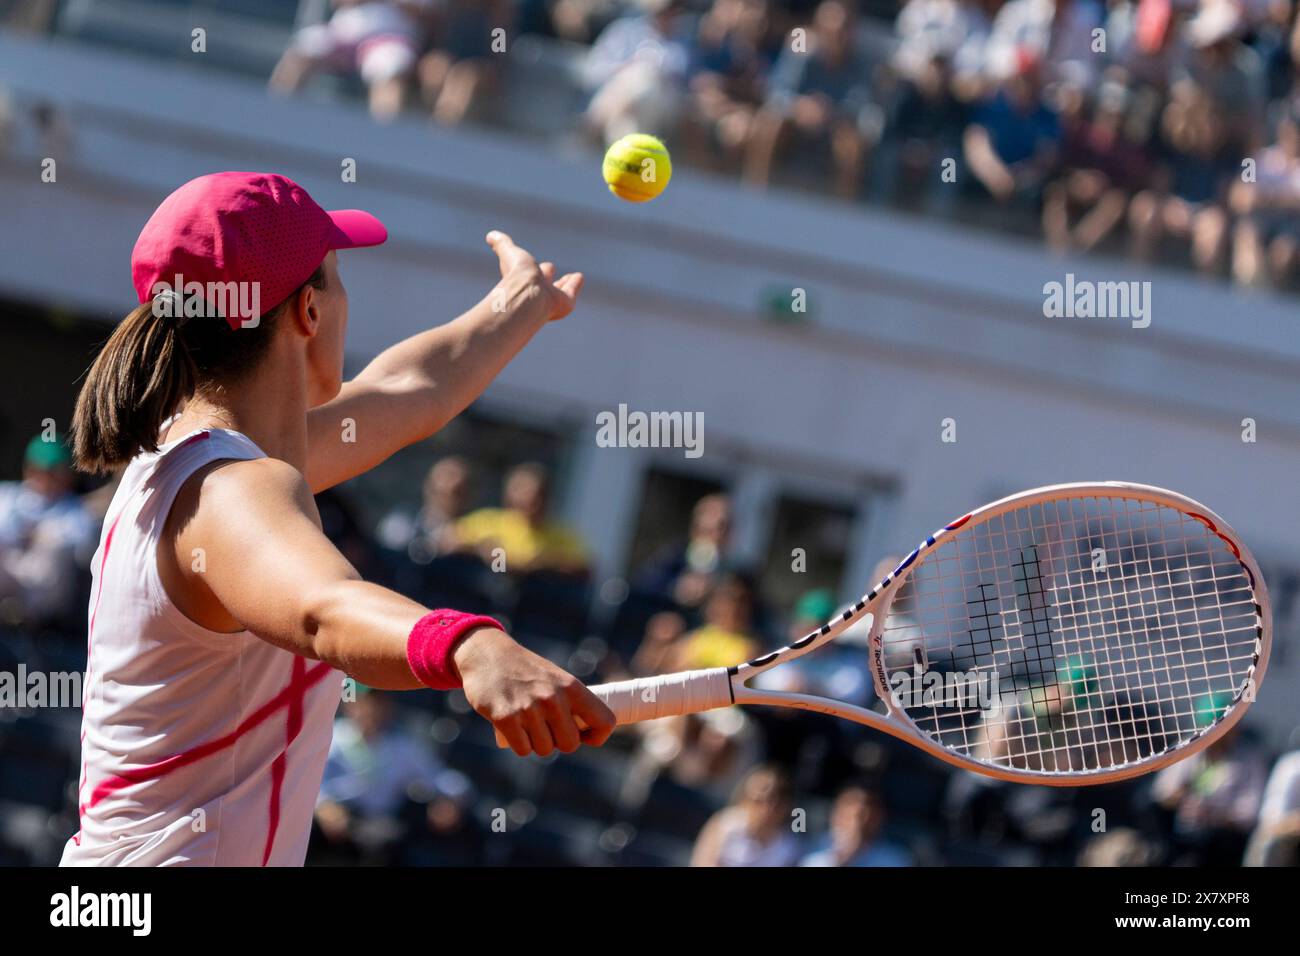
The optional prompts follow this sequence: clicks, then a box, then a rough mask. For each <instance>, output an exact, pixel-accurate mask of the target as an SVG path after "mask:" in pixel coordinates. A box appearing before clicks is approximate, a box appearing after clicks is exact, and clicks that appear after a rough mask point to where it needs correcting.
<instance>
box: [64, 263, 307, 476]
mask: <svg viewBox="0 0 1300 956" xmlns="http://www.w3.org/2000/svg"><path fill="white" fill-rule="evenodd" d="M308 286H311V287H312V288H313V289H324V288H325V266H324V264H323V263H322V264H321V266H320V267H318V268H317V269H316V271H315V272H314V273H312V275H311V277H310V278H309V279H308V280H307V281H306V282H304V283H303V284H302V285H301V286H299V287H298V288H297V289H295V290H294V292H293V293H292V294H291V295H290V296H289V297H288V298H287V299H285V300H284V302H282V303H280V304H279V305H277V306H276V307H275V308H273V309H271V310H270V311H268V312H266V313H265V314H263V315H262V316H261V321H259V322H258V324H257V325H255V326H250V327H247V328H244V327H241V328H238V329H232V328H231V327H230V325H229V324H227V322H226V321H225V319H222V318H220V317H218V316H203V317H195V318H190V319H187V320H182V319H179V318H174V317H172V316H167V315H161V316H160V315H155V314H154V309H153V303H152V302H146V303H144V304H143V305H140V306H137V307H136V308H135V309H133V310H131V312H130V313H129V314H128V315H127V316H126V318H125V319H123V320H122V322H121V323H120V324H119V325H118V327H117V328H116V329H114V330H113V334H112V335H110V336H109V337H108V341H107V342H105V343H104V347H103V348H102V349H101V350H100V352H99V355H98V356H96V358H95V361H94V363H93V364H92V365H91V366H90V371H89V372H87V373H86V380H85V382H84V384H83V385H82V386H81V392H80V394H79V395H78V396H77V407H76V411H74V412H73V415H72V456H73V461H74V462H75V463H76V466H77V467H78V468H80V469H81V470H82V471H87V472H90V473H91V474H101V475H102V474H108V473H109V472H111V471H113V470H114V469H116V468H120V467H121V466H123V465H125V464H126V463H127V462H129V461H130V460H131V459H132V458H134V457H135V456H136V455H138V454H140V453H141V452H148V451H156V450H157V448H158V438H159V434H158V433H159V430H160V429H161V428H162V424H163V422H165V421H166V420H167V419H168V418H170V417H171V416H172V415H173V414H175V413H176V412H177V410H179V408H180V406H181V404H182V403H183V402H184V401H185V400H186V399H188V398H189V397H190V396H191V395H193V394H194V393H195V392H196V391H198V390H200V389H202V388H204V387H205V386H208V385H210V384H218V383H220V384H228V383H231V382H235V381H238V380H239V379H241V378H242V377H243V376H245V375H247V374H248V373H249V372H250V371H252V370H253V369H254V368H256V367H257V365H258V363H259V362H260V361H261V359H262V356H263V355H265V354H266V350H267V348H268V347H269V345H270V343H271V337H272V336H273V335H274V333H275V327H276V323H275V321H274V319H275V318H276V317H277V316H278V315H279V314H280V313H282V312H283V311H284V308H285V306H286V305H288V304H289V303H290V302H294V301H296V300H297V298H298V295H299V293H301V292H302V290H303V289H305V288H307V287H308Z"/></svg>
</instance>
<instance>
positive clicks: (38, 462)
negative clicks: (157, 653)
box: [0, 435, 97, 622]
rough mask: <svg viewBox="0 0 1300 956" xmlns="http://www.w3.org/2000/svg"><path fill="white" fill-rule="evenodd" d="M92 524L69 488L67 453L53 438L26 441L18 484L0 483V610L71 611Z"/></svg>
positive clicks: (43, 616)
mask: <svg viewBox="0 0 1300 956" xmlns="http://www.w3.org/2000/svg"><path fill="white" fill-rule="evenodd" d="M96 530H97V529H96V522H95V520H94V518H93V517H91V515H90V513H89V512H88V511H87V509H86V507H85V505H84V504H83V503H82V501H81V499H80V498H79V497H77V495H76V494H75V493H74V492H73V473H72V455H71V453H70V452H69V450H68V448H67V446H66V445H64V444H63V442H61V441H58V440H57V439H50V440H47V439H46V438H45V437H44V436H42V435H37V436H36V437H35V438H33V439H32V440H31V441H30V442H28V444H27V450H26V453H25V454H24V456H23V479H22V481H21V482H5V483H3V484H0V610H3V612H4V616H7V617H10V618H16V619H18V620H24V621H32V622H39V621H46V620H52V619H57V620H66V619H68V618H70V617H71V616H72V615H73V614H75V613H76V610H75V609H74V608H73V606H72V605H73V602H74V601H75V598H76V595H77V575H78V571H79V570H81V569H84V568H86V567H87V566H88V565H89V564H90V559H91V556H92V554H93V552H94V548H95V538H96Z"/></svg>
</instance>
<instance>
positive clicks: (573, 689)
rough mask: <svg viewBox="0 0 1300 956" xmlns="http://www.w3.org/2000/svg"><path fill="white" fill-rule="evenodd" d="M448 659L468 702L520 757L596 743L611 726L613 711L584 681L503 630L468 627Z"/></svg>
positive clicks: (569, 751) (542, 755) (604, 737)
mask: <svg viewBox="0 0 1300 956" xmlns="http://www.w3.org/2000/svg"><path fill="white" fill-rule="evenodd" d="M452 660H453V661H454V663H455V665H456V669H457V670H458V671H459V672H460V678H461V682H462V684H463V686H464V688H465V696H466V697H467V698H468V699H469V703H470V706H471V707H473V708H474V710H475V711H477V712H478V713H479V714H480V715H482V716H483V717H485V718H487V720H489V721H490V722H491V723H492V726H493V727H495V728H496V730H497V733H498V734H499V735H500V736H501V737H503V738H505V741H506V742H507V743H508V744H509V745H510V749H512V750H513V751H514V752H515V753H517V754H518V755H519V756H521V757H526V756H528V755H529V754H530V753H535V754H537V755H538V756H539V757H545V756H547V755H548V754H550V753H552V752H553V751H555V750H560V751H562V752H564V753H572V752H573V751H575V750H577V749H578V747H579V745H580V744H588V745H590V746H593V747H598V746H600V745H601V744H603V743H604V742H605V740H606V738H607V737H609V735H610V733H611V732H612V731H613V729H614V715H613V713H611V712H610V709H609V708H608V707H606V706H605V704H604V703H603V702H602V701H601V700H600V698H598V697H597V696H596V695H595V694H593V693H592V692H591V691H589V690H587V688H586V687H585V686H584V685H583V683H582V681H580V680H578V679H577V678H576V677H574V676H573V675H572V674H569V673H567V672H566V671H563V670H561V669H560V668H558V667H556V666H555V665H554V664H552V663H551V662H550V661H548V660H546V659H545V658H543V657H538V656H537V655H536V654H534V653H533V652H532V651H530V650H528V649H527V648H526V647H521V646H520V645H519V644H517V643H515V641H514V640H513V639H512V638H511V637H510V636H509V635H507V634H506V633H505V632H504V631H499V630H497V629H496V628H490V627H485V628H479V629H478V630H475V631H471V632H470V634H469V635H468V636H467V637H465V638H464V640H462V641H460V643H459V644H457V645H456V649H455V650H454V651H453V652H452Z"/></svg>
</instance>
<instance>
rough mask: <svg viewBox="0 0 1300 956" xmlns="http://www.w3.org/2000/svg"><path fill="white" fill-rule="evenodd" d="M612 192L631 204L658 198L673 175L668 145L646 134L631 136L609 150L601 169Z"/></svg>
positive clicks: (606, 152)
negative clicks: (666, 146)
mask: <svg viewBox="0 0 1300 956" xmlns="http://www.w3.org/2000/svg"><path fill="white" fill-rule="evenodd" d="M601 171H602V172H603V173H604V175H605V182H607V183H609V191H610V192H612V193H613V194H614V195H615V196H617V197H618V198H619V199H626V200H627V201H628V202H646V201H648V200H651V199H654V198H655V196H658V195H659V194H660V193H661V192H663V191H664V187H666V186H667V185H668V180H669V179H671V178H672V175H673V161H672V160H671V159H670V158H669V157H668V150H667V149H666V148H665V147H664V144H663V143H662V142H660V141H659V140H658V139H656V138H655V137H653V136H649V135H647V134H645V133H630V134H629V135H627V136H624V137H623V138H622V139H620V140H619V141H618V142H616V143H614V145H612V146H611V147H610V148H609V149H608V150H606V151H605V163H604V166H603V167H602V170H601Z"/></svg>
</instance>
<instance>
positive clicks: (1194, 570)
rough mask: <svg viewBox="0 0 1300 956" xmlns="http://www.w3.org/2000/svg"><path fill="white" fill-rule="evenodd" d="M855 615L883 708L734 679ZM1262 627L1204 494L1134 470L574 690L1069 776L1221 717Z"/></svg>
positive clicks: (965, 764) (1034, 501) (1035, 495)
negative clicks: (805, 607)
mask: <svg viewBox="0 0 1300 956" xmlns="http://www.w3.org/2000/svg"><path fill="white" fill-rule="evenodd" d="M868 617H870V633H869V637H868V646H867V653H868V657H869V662H868V666H869V668H870V671H871V674H872V678H873V681H874V683H875V689H876V695H877V697H879V699H880V701H881V702H883V704H884V708H885V712H884V713H878V712H876V711H874V710H871V709H868V708H865V707H861V706H857V705H854V704H850V703H846V702H844V701H837V700H833V699H830V698H826V697H819V696H814V695H810V694H803V693H791V692H783V691H773V690H762V689H756V688H753V687H751V686H749V684H750V681H751V680H752V679H753V678H755V677H757V676H758V675H760V674H762V673H764V672H765V671H768V670H770V669H772V668H775V667H780V666H781V665H783V664H788V663H790V662H791V661H794V660H797V659H798V658H800V657H802V656H803V655H805V654H809V653H812V652H813V651H815V650H817V649H818V648H820V647H822V646H823V645H825V644H827V643H829V642H831V641H834V640H835V639H836V638H837V637H839V636H841V635H842V634H844V632H845V631H847V630H848V629H849V628H851V627H853V626H854V625H856V624H858V623H859V622H864V626H865V621H866V619H867V618H868ZM1271 625H1272V618H1271V612H1270V609H1269V602H1268V594H1267V592H1266V591H1265V587H1264V580H1263V577H1262V575H1261V574H1260V570H1259V566H1258V565H1257V564H1256V562H1255V559H1254V558H1253V557H1252V556H1251V554H1250V552H1249V551H1248V550H1247V549H1246V547H1245V546H1244V545H1242V544H1241V543H1240V541H1239V540H1238V538H1237V536H1236V534H1235V533H1234V532H1233V531H1232V529H1231V528H1230V527H1229V526H1228V525H1227V523H1226V522H1225V521H1223V519H1221V518H1220V517H1218V516H1217V515H1216V514H1214V512H1212V511H1210V510H1209V509H1208V508H1206V507H1204V506H1203V505H1200V504H1198V503H1197V502H1195V501H1193V500H1192V499H1190V498H1186V497H1184V496H1182V495H1179V494H1175V493H1174V492H1171V491H1165V490H1163V489H1160V488H1154V487H1150V486H1146V485H1136V484H1128V483H1125V482H1113V481H1112V482H1095V483H1079V484H1065V485H1054V486H1050V487H1046V488H1036V489H1034V490H1032V491H1024V492H1021V493H1020V494H1016V495H1012V496H1010V497H1008V498H1003V499H1002V500H1000V501H995V502H993V503H992V504H989V505H985V506H984V507H983V508H980V509H979V510H977V511H973V512H971V513H970V514H967V515H963V516H962V517H960V518H958V519H957V520H955V521H953V522H951V523H949V524H946V525H944V526H943V527H942V528H940V529H939V530H938V531H936V532H935V533H934V534H932V535H931V536H930V537H928V538H926V539H925V540H924V541H923V542H921V544H920V545H919V546H918V547H917V548H916V550H914V551H913V552H912V553H911V554H909V555H908V556H907V557H906V558H904V559H903V561H902V562H901V563H900V564H899V565H898V567H897V568H895V569H894V571H893V572H892V573H891V574H889V575H888V576H886V577H885V579H884V580H883V581H881V582H880V583H879V584H877V585H876V586H875V588H873V589H872V590H871V591H870V593H868V594H867V595H866V596H864V597H863V598H862V599H861V600H860V601H858V602H857V603H855V604H853V605H852V606H850V607H849V608H848V609H847V610H845V611H844V612H843V614H841V615H840V616H839V617H837V618H835V619H834V620H832V621H830V622H828V623H827V624H825V625H823V626H822V627H821V628H820V629H818V630H816V631H813V632H812V633H811V634H808V635H806V636H805V637H803V638H801V639H799V640H797V641H795V642H794V643H792V644H791V645H790V646H789V647H783V648H781V649H779V650H776V651H773V652H772V653H770V654H766V655H764V656H762V657H759V658H756V659H754V660H752V661H749V662H748V663H745V664H740V665H738V666H735V667H719V668H711V669H707V670H696V671H685V672H682V673H676V674H666V675H664V676H660V677H646V678H641V679H638V680H629V681H620V682H618V683H611V684H602V685H599V686H595V687H592V688H591V690H592V691H593V692H594V693H595V694H596V695H597V696H598V697H600V698H601V699H602V700H603V701H604V702H605V703H606V704H607V705H608V706H609V708H610V709H611V710H612V711H613V712H614V714H615V716H616V717H617V719H618V722H619V723H620V724H628V723H636V722H639V721H645V720H655V719H658V718H661V717H671V716H676V715H681V714H693V713H698V712H701V711H706V710H713V709H715V708H719V707H730V706H731V705H733V704H768V705H771V706H776V707H794V708H798V709H800V710H810V711H816V712H818V713H823V714H831V715H833V716H836V717H843V718H845V719H847V720H852V721H856V722H858V723H861V724H866V725H867V726H869V727H874V728H876V729H877V730H881V731H883V732H885V733H887V734H890V735H891V736H894V737H897V738H899V739H901V740H904V741H907V742H908V743H910V744H913V745H915V746H917V747H919V748H921V749H922V750H924V751H926V752H927V753H929V754H932V755H933V756H935V757H938V758H939V759H940V760H943V761H945V762H947V763H949V764H952V765H954V766H957V767H961V768H964V769H966V770H973V771H975V772H976V773H981V774H985V775H987V776H991V777H996V778H999V779H1002V780H1011V781H1017V782H1021V783H1039V784H1052V785H1056V786H1079V785H1082V784H1098V783H1109V782H1112V781H1116V780H1123V779H1126V778H1128V777H1133V776H1137V775H1138V774H1143V773H1149V772H1151V771H1154V770H1157V769H1159V768H1160V767H1163V766H1166V765H1168V764H1170V763H1173V762H1174V761H1176V760H1180V759H1183V758H1184V757H1188V756H1190V755H1191V754H1194V753H1196V752H1197V751H1199V750H1201V749H1203V748H1204V747H1206V746H1208V745H1209V744H1210V743H1212V742H1213V741H1214V740H1216V739H1217V738H1219V737H1221V736H1222V735H1223V734H1225V733H1227V731H1228V730H1229V728H1231V727H1232V726H1233V725H1234V724H1235V723H1236V722H1237V721H1238V720H1239V719H1240V718H1241V716H1242V714H1243V713H1244V712H1245V710H1246V708H1247V707H1248V706H1249V704H1250V703H1251V702H1252V701H1253V700H1254V698H1255V692H1256V689H1257V688H1258V686H1259V684H1260V682H1261V681H1262V680H1263V677H1264V671H1265V668H1266V667H1267V664H1268V652H1269V641H1270V636H1271ZM498 741H499V742H500V738H499V737H498Z"/></svg>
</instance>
